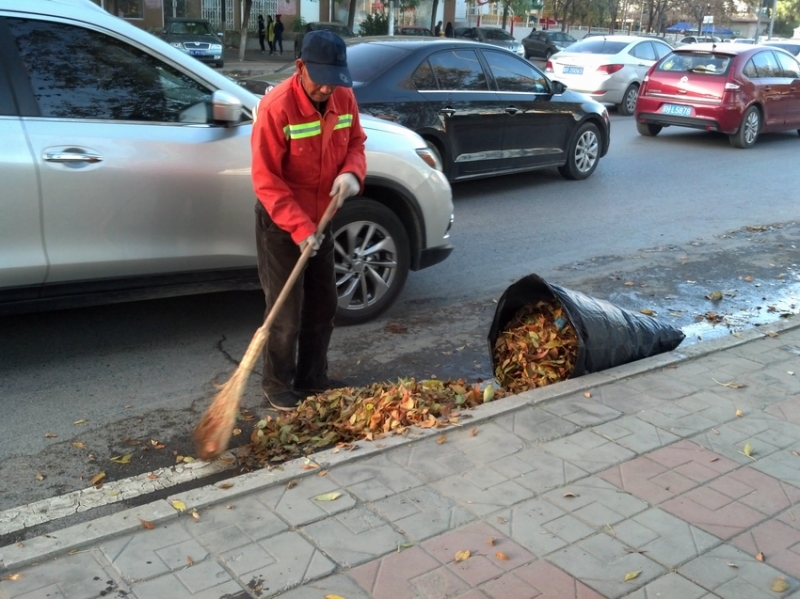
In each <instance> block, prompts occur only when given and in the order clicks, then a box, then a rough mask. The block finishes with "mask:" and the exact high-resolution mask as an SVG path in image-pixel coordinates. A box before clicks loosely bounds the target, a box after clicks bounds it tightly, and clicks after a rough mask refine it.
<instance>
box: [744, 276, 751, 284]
mask: <svg viewBox="0 0 800 599" xmlns="http://www.w3.org/2000/svg"><path fill="white" fill-rule="evenodd" d="M744 280H745V281H747V282H748V283H752V281H753V277H752V276H750V275H747V276H746V277H745V278H744Z"/></svg>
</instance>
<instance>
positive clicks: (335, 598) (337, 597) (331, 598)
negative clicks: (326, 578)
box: [324, 595, 344, 599]
mask: <svg viewBox="0 0 800 599" xmlns="http://www.w3.org/2000/svg"><path fill="white" fill-rule="evenodd" d="M324 599H344V597H342V596H341V595H325V598H324Z"/></svg>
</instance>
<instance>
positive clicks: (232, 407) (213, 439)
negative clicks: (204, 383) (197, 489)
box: [192, 368, 249, 461]
mask: <svg viewBox="0 0 800 599" xmlns="http://www.w3.org/2000/svg"><path fill="white" fill-rule="evenodd" d="M248 375H249V372H247V373H245V372H242V370H241V368H237V369H236V372H234V373H233V376H231V378H230V380H228V382H227V383H225V384H224V385H223V386H222V389H220V390H219V393H217V395H216V397H215V398H214V401H213V402H212V403H211V405H210V406H209V407H208V409H207V410H206V412H205V414H203V417H202V418H201V419H200V422H199V423H198V424H197V426H196V427H195V429H194V432H193V433H192V438H193V439H194V444H195V447H196V450H197V457H199V458H200V459H201V460H206V461H210V460H213V459H214V458H216V457H219V456H220V454H222V453H223V452H224V451H225V450H226V449H227V448H228V443H229V442H230V440H231V434H232V433H233V427H234V425H235V424H236V414H237V413H238V411H239V403H240V402H241V398H242V395H243V393H244V387H245V385H246V383H247V376H248Z"/></svg>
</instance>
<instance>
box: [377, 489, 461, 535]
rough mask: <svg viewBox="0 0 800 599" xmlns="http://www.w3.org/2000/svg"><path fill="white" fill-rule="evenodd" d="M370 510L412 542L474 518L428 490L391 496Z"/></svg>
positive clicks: (415, 490)
mask: <svg viewBox="0 0 800 599" xmlns="http://www.w3.org/2000/svg"><path fill="white" fill-rule="evenodd" d="M369 507H370V508H371V509H373V510H375V511H376V512H378V514H380V515H381V516H382V517H383V518H384V519H385V520H387V521H388V522H391V523H392V524H393V525H394V526H395V528H397V529H398V530H402V531H403V532H404V533H405V534H406V535H408V536H409V537H410V538H411V539H414V540H417V541H421V540H424V539H427V538H429V537H432V536H434V535H438V534H441V533H443V532H445V531H448V530H451V529H453V528H458V527H459V526H461V525H462V524H466V523H467V522H470V521H472V520H473V519H475V516H474V515H473V514H472V513H471V512H469V511H467V510H465V509H464V508H462V507H460V506H458V505H456V504H455V503H454V502H453V501H452V500H451V499H448V498H446V497H443V496H442V495H440V494H439V493H437V492H436V491H435V490H433V489H431V488H429V487H419V488H416V489H411V490H409V491H406V492H405V493H399V494H397V495H392V496H391V497H387V498H386V499H381V500H380V501H376V502H374V503H372V504H370V505H369Z"/></svg>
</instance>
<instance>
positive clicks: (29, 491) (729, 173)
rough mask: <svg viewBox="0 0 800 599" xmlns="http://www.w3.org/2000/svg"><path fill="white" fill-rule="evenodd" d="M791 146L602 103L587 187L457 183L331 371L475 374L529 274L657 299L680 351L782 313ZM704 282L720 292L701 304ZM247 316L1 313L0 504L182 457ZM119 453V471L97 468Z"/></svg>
mask: <svg viewBox="0 0 800 599" xmlns="http://www.w3.org/2000/svg"><path fill="white" fill-rule="evenodd" d="M799 144H800V138H798V135H797V134H795V133H791V134H790V133H785V134H774V135H765V136H763V138H761V139H759V142H758V143H757V144H756V146H755V147H754V148H752V149H751V150H746V151H743V150H735V149H733V148H732V147H731V146H730V145H729V144H728V141H727V139H726V138H725V137H723V136H719V135H714V134H706V133H703V132H694V131H689V130H674V131H670V130H665V131H664V132H663V133H662V134H661V135H659V136H658V137H657V138H654V139H653V138H643V137H640V136H638V134H637V133H636V130H635V126H634V123H633V121H632V120H631V119H630V118H623V117H618V116H616V115H615V114H614V115H613V116H612V143H611V151H610V153H609V155H608V156H607V157H606V158H604V159H603V160H602V161H601V163H600V166H599V168H598V169H597V171H596V172H595V174H594V175H593V176H592V177H591V178H590V179H588V180H587V181H582V182H571V181H565V180H563V179H562V178H561V177H560V176H559V175H558V173H557V171H555V169H554V170H552V171H545V172H538V173H529V174H524V175H515V176H508V177H501V178H494V179H486V180H482V181H476V182H471V183H469V184H459V185H456V186H455V188H454V199H455V211H456V223H455V227H454V230H453V235H452V241H453V244H454V245H455V247H456V250H455V251H454V252H453V254H452V256H451V257H450V258H449V259H448V260H446V261H445V262H443V263H441V264H439V265H437V266H435V267H432V268H430V269H428V270H426V271H421V272H418V273H412V274H411V275H410V276H409V279H408V282H407V284H406V289H405V290H404V292H403V294H402V295H401V297H400V300H399V301H398V303H397V304H396V305H395V306H394V307H393V308H392V309H391V310H390V311H389V312H388V313H387V314H386V315H384V316H383V317H382V318H380V319H379V320H377V321H374V322H372V323H368V324H365V325H361V326H358V327H349V328H343V329H337V331H336V332H335V333H334V339H333V344H332V348H331V353H330V361H331V371H332V372H331V374H332V375H333V376H336V377H337V378H348V379H350V380H351V381H352V382H353V383H354V384H359V385H361V384H367V383H369V382H373V381H382V380H390V379H393V378H397V377H401V376H416V377H429V376H438V377H439V378H460V377H463V378H466V379H468V380H475V379H478V378H487V377H489V376H491V365H490V359H489V355H488V350H487V347H486V333H487V330H488V327H489V323H490V322H491V319H492V316H493V313H494V306H495V301H496V299H497V298H498V297H499V296H500V294H502V292H503V290H504V289H505V288H506V287H507V286H508V285H509V284H510V283H511V282H513V281H515V280H517V279H518V278H520V277H522V276H524V275H526V274H529V273H536V274H539V275H540V276H542V277H544V278H545V279H546V280H548V281H550V282H553V283H558V284H560V285H562V286H566V287H569V288H572V289H575V290H578V291H582V292H584V293H587V294H589V295H592V296H596V297H601V298H605V299H609V300H611V301H612V302H614V303H616V304H617V305H620V306H621V307H624V308H627V309H631V310H637V311H638V310H640V309H642V308H647V309H652V310H655V312H656V313H657V318H659V319H663V321H664V322H669V323H671V324H673V325H675V326H679V327H682V328H684V330H685V331H686V332H687V340H686V341H685V343H693V342H696V341H697V340H698V339H700V338H709V337H712V336H718V335H722V334H730V333H731V332H735V331H736V330H737V329H738V328H742V327H749V326H754V325H755V324H760V323H767V324H766V326H768V323H769V322H770V321H771V320H773V319H775V318H778V317H779V316H780V314H781V313H784V312H793V313H797V311H798V301H799V300H798V295H799V294H798V289H800V278H799V276H798V270H797V268H798V266H797V263H798V262H800V260H798V257H797V256H798V253H797V247H798V245H800V225H799V224H798V222H800V207H798V203H797V200H796V192H795V188H796V177H797V175H796V171H794V168H795V167H794V162H795V161H794V156H795V153H796V151H797V148H798V145H799ZM750 278H752V280H749V279H750ZM714 291H721V292H723V299H722V300H721V301H718V302H711V301H709V300H708V299H706V297H705V296H706V295H707V294H710V293H712V292H714ZM710 312H713V313H714V314H719V315H724V316H726V319H727V323H721V324H715V325H712V324H711V323H710V322H709V320H708V318H707V316H708V314H709V313H710ZM262 313H263V303H262V299H261V297H260V294H259V293H257V292H238V293H220V294H211V295H205V296H196V297H190V298H174V299H168V300H151V301H145V302H135V303H128V304H118V305H111V306H103V307H94V308H86V309H75V310H64V311H59V312H51V313H41V314H28V315H18V316H7V317H0V331H2V339H3V343H2V344H0V409H2V413H3V415H4V418H3V430H4V431H5V433H6V434H4V435H2V437H0V476H2V478H3V480H4V485H3V488H2V490H0V511H2V510H7V509H10V508H13V507H15V506H19V505H23V504H26V503H30V502H32V501H36V500H40V499H44V498H47V497H53V496H55V495H60V494H63V493H67V492H70V491H74V490H77V489H82V488H85V487H87V486H89V479H90V478H91V477H92V476H94V475H96V474H97V473H98V472H99V471H101V470H102V471H104V472H106V475H107V479H106V480H109V481H111V480H115V479H120V478H125V477H129V476H133V475H134V474H137V473H141V472H147V471H150V470H153V469H155V468H158V467H165V466H169V465H170V464H174V462H175V457H176V455H192V454H193V448H192V445H191V442H190V433H191V430H192V428H193V427H194V425H195V424H196V423H197V421H198V419H199V417H200V415H201V414H202V412H203V411H204V410H205V408H206V406H207V405H208V402H209V400H210V398H212V397H213V395H214V392H215V387H214V384H215V383H219V382H222V381H224V380H226V378H227V376H229V374H230V373H231V372H232V371H233V369H234V368H235V364H236V362H237V361H238V360H239V359H240V357H241V355H242V353H243V352H244V349H245V348H246V346H247V344H248V342H249V341H250V338H251V336H252V334H253V332H254V331H255V329H256V327H257V326H258V325H259V324H260V320H261V318H262V315H263V314H262ZM390 325H391V326H390ZM260 404H261V400H260V397H259V392H258V384H257V376H254V377H252V379H251V381H250V385H249V389H248V393H247V395H246V397H245V407H247V408H249V409H250V410H251V411H252V413H253V415H254V416H257V417H260V416H261V415H263V413H264V410H263V408H261V405H260ZM251 425H252V421H250V422H244V423H243V425H242V429H243V433H242V435H241V436H240V437H238V438H237V441H239V442H241V440H243V439H245V438H246V437H247V436H248V434H249V430H250V428H249V427H250V426H251ZM153 442H156V444H154V443H153ZM74 444H79V446H78V447H76V446H75V445H74ZM80 444H83V445H82V446H81V445H80ZM160 445H163V448H161V449H158V448H157V447H158V446H160ZM124 454H131V455H132V459H131V462H130V463H128V464H114V463H111V462H109V459H110V458H111V457H113V456H119V455H124ZM109 509H117V508H109Z"/></svg>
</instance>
